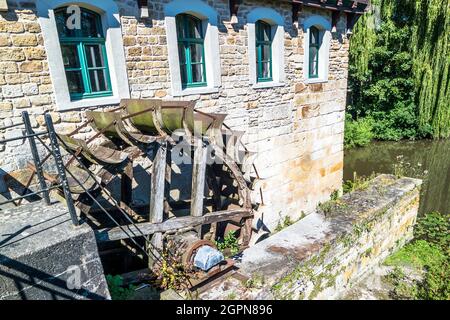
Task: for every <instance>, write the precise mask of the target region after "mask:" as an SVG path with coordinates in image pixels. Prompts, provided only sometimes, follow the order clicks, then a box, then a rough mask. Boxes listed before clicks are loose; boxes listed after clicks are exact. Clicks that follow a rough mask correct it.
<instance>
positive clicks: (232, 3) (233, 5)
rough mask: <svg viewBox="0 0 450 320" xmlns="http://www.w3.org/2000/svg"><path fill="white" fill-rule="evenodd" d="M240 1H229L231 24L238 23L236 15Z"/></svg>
mask: <svg viewBox="0 0 450 320" xmlns="http://www.w3.org/2000/svg"><path fill="white" fill-rule="evenodd" d="M240 4H241V0H229V5H230V18H231V23H238V18H237V14H238V11H239V5H240Z"/></svg>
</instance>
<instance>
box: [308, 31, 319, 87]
mask: <svg viewBox="0 0 450 320" xmlns="http://www.w3.org/2000/svg"><path fill="white" fill-rule="evenodd" d="M319 36H320V32H319V29H317V28H316V27H314V26H313V27H311V28H310V31H309V77H310V78H318V77H319V50H320V38H319Z"/></svg>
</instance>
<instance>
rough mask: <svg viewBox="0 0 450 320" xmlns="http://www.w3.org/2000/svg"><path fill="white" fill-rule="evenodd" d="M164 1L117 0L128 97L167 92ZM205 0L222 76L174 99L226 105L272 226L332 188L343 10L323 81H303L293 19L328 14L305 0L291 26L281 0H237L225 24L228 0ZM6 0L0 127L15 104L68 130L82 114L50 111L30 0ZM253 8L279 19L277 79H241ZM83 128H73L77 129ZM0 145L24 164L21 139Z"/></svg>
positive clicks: (338, 147) (341, 89)
mask: <svg viewBox="0 0 450 320" xmlns="http://www.w3.org/2000/svg"><path fill="white" fill-rule="evenodd" d="M168 2H170V1H169V0H154V1H153V0H152V1H149V10H150V17H149V18H148V19H140V18H137V12H138V10H137V5H136V1H132V0H117V1H116V3H117V5H118V6H119V8H120V13H121V26H122V34H123V42H124V52H125V56H126V63H127V69H128V74H127V76H128V81H129V85H130V95H131V97H133V98H153V97H157V98H171V89H170V88H171V86H170V72H169V66H168V59H167V50H168V49H167V38H166V30H165V26H164V13H163V9H164V5H165V4H166V3H168ZM206 2H207V3H208V4H209V5H210V6H211V7H213V8H214V9H215V10H216V11H217V13H218V15H219V43H220V59H221V70H222V74H221V83H222V85H221V87H220V89H219V91H218V92H217V93H214V94H202V95H191V96H185V97H183V99H194V100H198V101H199V103H198V108H199V109H201V110H203V111H208V112H220V113H227V114H228V117H227V119H226V121H225V123H226V124H227V125H229V126H230V127H231V128H232V129H235V130H243V131H245V132H246V134H245V136H244V142H245V144H246V145H247V147H248V149H250V150H252V151H256V152H257V153H258V156H257V159H256V167H257V169H258V173H259V175H260V177H261V178H262V179H263V182H262V185H261V187H262V195H263V200H264V204H263V205H262V206H260V210H259V214H260V215H261V216H264V223H265V224H266V225H268V226H269V227H273V226H275V225H276V223H277V221H278V219H279V218H280V217H283V216H286V215H290V216H291V217H292V218H294V219H295V218H298V217H299V216H300V215H301V214H302V211H303V212H304V213H309V212H311V211H312V210H313V209H314V207H315V206H316V204H317V203H318V202H320V201H322V202H323V201H325V200H326V199H328V198H329V195H330V194H331V193H332V192H333V191H334V190H336V189H339V188H340V185H341V180H342V164H343V130H344V108H345V97H346V88H347V66H348V44H349V43H348V41H349V40H348V39H347V37H346V36H345V24H346V18H345V15H341V18H340V19H339V22H338V24H337V32H335V33H333V37H332V40H331V42H332V43H331V45H330V63H329V80H328V81H327V82H324V83H318V84H306V83H305V82H304V76H303V54H304V48H303V41H304V35H303V29H302V22H303V21H304V20H305V19H306V18H307V17H309V16H311V15H312V14H317V15H322V16H324V17H325V18H326V19H327V20H331V12H330V11H327V10H319V9H310V8H307V7H305V8H304V10H303V11H302V12H301V13H300V17H299V24H298V26H296V25H295V24H293V23H292V11H291V6H290V4H288V3H282V2H279V1H273V0H271V1H270V0H267V1H263V0H245V1H243V4H242V5H241V6H240V8H239V13H238V21H239V22H238V23H237V24H231V23H230V14H229V7H228V1H225V0H220V1H206ZM8 4H10V10H9V11H8V12H7V13H2V14H0V84H1V85H2V89H1V93H0V101H1V102H0V126H1V125H8V124H11V123H15V122H18V121H20V112H21V111H22V110H28V111H29V112H30V114H31V116H32V124H33V125H34V127H35V128H37V129H41V128H42V125H43V113H44V112H47V111H49V112H52V115H53V118H54V121H55V123H56V129H57V130H59V131H63V132H70V131H72V130H73V129H74V128H76V126H77V124H78V123H80V121H81V119H82V117H83V114H82V112H79V111H69V112H58V110H57V106H55V98H54V95H53V87H52V83H51V78H50V75H49V70H48V66H47V61H46V59H47V58H46V53H45V49H44V47H43V39H42V34H41V31H40V27H39V23H38V20H37V17H36V8H35V5H34V4H33V2H32V1H26V2H25V1H8ZM256 7H271V8H273V9H275V10H276V11H277V12H278V13H280V14H281V16H282V17H283V18H284V21H285V25H284V27H285V57H284V59H285V73H286V80H285V83H284V85H282V86H278V87H272V88H263V89H255V88H253V87H252V86H251V85H250V84H249V74H248V73H249V66H248V63H249V62H248V52H247V51H248V48H247V46H248V41H247V25H246V23H247V21H246V17H247V14H248V13H249V11H250V10H251V9H253V8H256ZM55 41H57V39H55ZM17 134H18V129H13V130H8V131H6V132H1V133H0V139H1V138H2V137H5V138H6V137H11V136H15V135H17ZM89 134H90V133H89V132H88V131H87V130H82V131H81V132H80V134H79V137H81V138H83V137H86V136H87V135H89ZM0 151H1V153H2V156H1V157H0V169H1V170H0V174H2V172H3V174H4V173H6V172H10V171H12V170H16V169H18V168H21V167H23V165H24V163H25V160H28V159H27V157H28V156H29V151H28V146H27V145H26V144H23V143H22V142H20V141H19V142H15V143H9V144H7V145H6V146H4V145H0ZM0 186H1V183H0ZM3 189H4V186H3ZM2 191H4V190H1V188H0V192H2Z"/></svg>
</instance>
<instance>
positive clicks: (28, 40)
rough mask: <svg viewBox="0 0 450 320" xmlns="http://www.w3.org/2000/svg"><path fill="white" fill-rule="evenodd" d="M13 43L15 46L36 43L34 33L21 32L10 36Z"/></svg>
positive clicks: (28, 45)
mask: <svg viewBox="0 0 450 320" xmlns="http://www.w3.org/2000/svg"><path fill="white" fill-rule="evenodd" d="M11 40H12V43H13V45H15V46H17V47H31V46H36V45H37V44H38V42H37V38H36V36H35V35H34V34H21V35H13V36H11Z"/></svg>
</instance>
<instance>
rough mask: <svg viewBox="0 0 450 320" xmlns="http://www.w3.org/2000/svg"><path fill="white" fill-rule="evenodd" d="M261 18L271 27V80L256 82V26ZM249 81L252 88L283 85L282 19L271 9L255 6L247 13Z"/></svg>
mask: <svg viewBox="0 0 450 320" xmlns="http://www.w3.org/2000/svg"><path fill="white" fill-rule="evenodd" d="M258 20H262V21H264V22H266V23H268V24H269V25H271V27H272V81H267V82H266V81H264V82H258V74H257V69H256V68H257V66H256V30H255V29H256V28H255V24H256V22H257V21H258ZM247 33H248V65H249V82H250V85H252V87H253V88H255V89H258V88H270V87H278V86H284V85H285V83H284V81H285V78H286V75H285V71H284V65H285V62H284V60H285V59H284V19H283V17H282V16H281V15H280V14H279V13H278V12H276V11H275V10H273V9H270V8H255V9H253V10H252V11H250V12H249V14H248V15H247Z"/></svg>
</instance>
